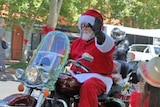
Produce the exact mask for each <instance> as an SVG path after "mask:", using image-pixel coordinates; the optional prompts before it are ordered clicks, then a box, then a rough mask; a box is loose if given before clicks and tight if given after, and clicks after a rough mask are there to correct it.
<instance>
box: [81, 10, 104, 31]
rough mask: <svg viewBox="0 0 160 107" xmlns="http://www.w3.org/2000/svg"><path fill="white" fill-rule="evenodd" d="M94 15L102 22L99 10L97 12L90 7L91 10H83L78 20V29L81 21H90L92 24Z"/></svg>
mask: <svg viewBox="0 0 160 107" xmlns="http://www.w3.org/2000/svg"><path fill="white" fill-rule="evenodd" d="M95 17H97V18H99V19H100V20H101V21H102V23H103V17H102V15H101V14H100V13H99V12H97V11H96V10H93V9H91V10H87V11H86V12H84V13H83V14H82V15H81V16H80V18H79V21H78V27H79V29H80V30H81V24H82V23H90V24H91V25H94V22H95Z"/></svg>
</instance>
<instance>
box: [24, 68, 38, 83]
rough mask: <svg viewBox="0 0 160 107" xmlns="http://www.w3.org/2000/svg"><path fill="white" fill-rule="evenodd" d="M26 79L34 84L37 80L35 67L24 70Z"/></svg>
mask: <svg viewBox="0 0 160 107" xmlns="http://www.w3.org/2000/svg"><path fill="white" fill-rule="evenodd" d="M26 78H27V80H28V82H30V83H34V82H36V80H37V78H38V69H37V68H36V67H35V66H29V67H27V68H26Z"/></svg>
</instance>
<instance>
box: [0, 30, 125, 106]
mask: <svg viewBox="0 0 160 107" xmlns="http://www.w3.org/2000/svg"><path fill="white" fill-rule="evenodd" d="M69 45H70V41H69V39H68V36H66V35H65V34H64V33H63V32H61V31H56V30H55V31H52V32H49V33H48V34H47V35H46V36H45V37H44V39H43V40H42V42H41V43H40V44H39V46H38V48H37V49H36V51H35V52H34V53H33V56H32V58H31V60H30V62H29V64H28V67H27V68H26V69H25V70H23V69H21V68H19V69H17V70H16V77H17V79H18V80H19V81H20V82H21V84H20V85H19V86H18V90H19V91H20V92H23V93H16V94H13V95H10V96H7V97H6V98H4V99H2V100H1V101H0V107H9V106H12V107H26V106H27V107H73V106H74V107H76V106H77V105H78V102H79V89H80V87H81V85H82V83H79V82H78V81H77V79H75V78H74V77H73V76H72V75H71V74H70V72H69V70H68V68H70V66H68V65H71V64H74V65H76V67H81V68H82V69H84V70H85V71H86V72H88V71H89V70H88V68H87V67H86V66H85V65H83V64H81V63H80V60H81V59H83V60H86V61H92V60H94V58H92V56H90V55H89V54H87V53H84V54H83V55H82V57H81V58H79V59H78V60H76V61H75V60H68V55H69V51H70V47H69ZM66 65H67V66H66ZM127 72H128V71H127ZM114 86H116V85H113V87H114ZM112 89H113V88H112ZM112 89H111V90H112ZM119 92H121V90H118V91H117V90H116V91H110V92H109V93H108V94H102V95H100V96H98V101H99V106H98V107H113V106H114V107H125V106H126V104H125V103H124V101H123V100H122V99H120V98H116V97H114V96H111V95H113V93H119Z"/></svg>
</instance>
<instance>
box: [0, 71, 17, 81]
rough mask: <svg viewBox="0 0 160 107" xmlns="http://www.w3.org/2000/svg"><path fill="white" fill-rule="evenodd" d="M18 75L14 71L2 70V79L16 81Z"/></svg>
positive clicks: (0, 78) (0, 74) (0, 76)
mask: <svg viewBox="0 0 160 107" xmlns="http://www.w3.org/2000/svg"><path fill="white" fill-rule="evenodd" d="M16 80H17V79H16V77H15V74H14V73H11V72H9V71H6V72H0V81H16Z"/></svg>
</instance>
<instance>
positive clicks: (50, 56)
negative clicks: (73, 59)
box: [30, 31, 69, 68]
mask: <svg viewBox="0 0 160 107" xmlns="http://www.w3.org/2000/svg"><path fill="white" fill-rule="evenodd" d="M68 52H69V39H68V37H67V36H66V35H65V34H64V33H62V32H60V31H53V32H50V33H48V34H47V35H46V36H45V37H44V39H43V41H42V42H41V43H40V45H39V46H38V48H37V49H36V51H35V52H34V53H33V57H32V59H31V61H30V64H32V65H38V66H42V67H47V68H55V67H58V66H59V65H60V64H61V62H62V61H63V60H62V59H66V58H64V57H66V56H67V55H68ZM67 57H68V56H67Z"/></svg>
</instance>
